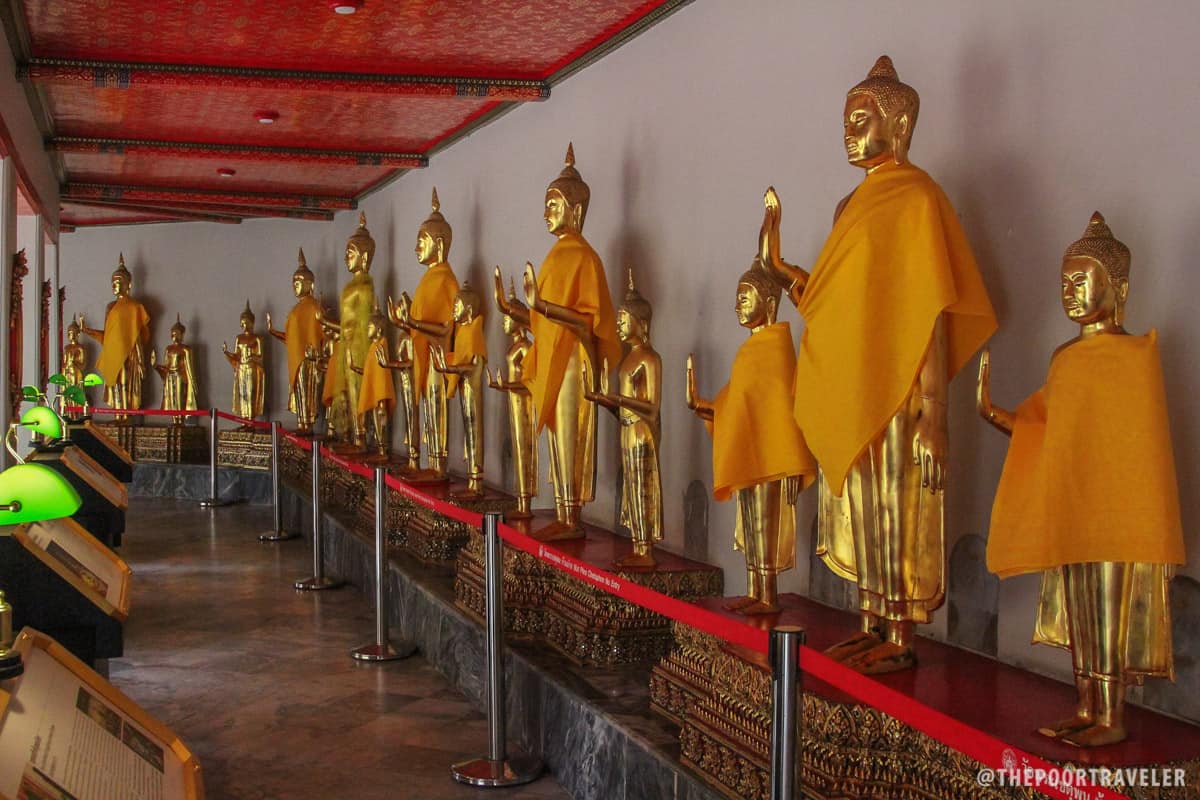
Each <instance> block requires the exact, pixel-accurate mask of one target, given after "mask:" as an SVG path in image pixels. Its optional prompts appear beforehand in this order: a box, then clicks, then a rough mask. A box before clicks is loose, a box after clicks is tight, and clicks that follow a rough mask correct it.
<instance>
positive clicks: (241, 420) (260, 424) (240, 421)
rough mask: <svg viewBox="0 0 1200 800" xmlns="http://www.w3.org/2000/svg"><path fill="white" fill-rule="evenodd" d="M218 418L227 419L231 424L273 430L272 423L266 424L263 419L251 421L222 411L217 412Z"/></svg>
mask: <svg viewBox="0 0 1200 800" xmlns="http://www.w3.org/2000/svg"><path fill="white" fill-rule="evenodd" d="M217 416H218V417H220V418H221V419H227V420H229V421H230V422H236V423H238V424H239V425H249V426H250V427H251V428H258V429H260V430H262V429H266V430H270V429H271V423H269V422H264V421H262V420H261V419H250V418H249V417H238V416H234V415H233V414H226V413H225V412H224V411H220V410H218V411H217Z"/></svg>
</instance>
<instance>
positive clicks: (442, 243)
mask: <svg viewBox="0 0 1200 800" xmlns="http://www.w3.org/2000/svg"><path fill="white" fill-rule="evenodd" d="M431 205H432V211H431V212H430V214H429V217H428V218H427V219H426V220H425V221H424V222H422V223H421V227H420V228H419V229H418V230H417V246H416V248H415V250H416V254H417V261H419V262H420V263H421V264H424V265H425V266H426V267H427V269H426V270H425V274H424V275H422V276H421V280H420V281H419V282H418V283H417V288H416V291H414V292H413V296H412V298H409V296H408V294H407V293H403V294H401V295H400V302H399V303H394V302H392V299H391V298H390V297H389V298H388V317H389V318H390V319H391V320H392V323H393V324H395V325H396V326H398V327H400V328H403V329H405V330H407V331H408V332H409V333H410V334H411V336H412V349H413V382H414V383H415V388H416V392H417V397H418V398H420V403H421V411H420V419H421V423H422V428H421V429H422V431H424V440H425V453H426V457H427V459H428V463H429V470H428V472H427V473H424V474H422V475H415V474H414V475H411V476H410V477H411V478H423V479H428V480H435V481H442V480H445V479H446V459H447V456H448V455H449V446H448V443H447V442H448V439H447V437H448V433H449V432H448V430H447V427H446V423H447V419H446V417H447V401H448V399H449V396H450V393H451V392H452V391H453V387H454V378H453V376H449V375H445V374H443V373H441V372H438V371H437V370H436V369H434V368H433V363H432V361H431V359H430V356H429V351H430V348H432V347H433V346H434V345H437V346H439V347H441V348H443V349H445V348H448V347H449V346H450V334H451V333H452V332H453V330H454V298H455V297H457V296H458V279H457V278H455V277H454V270H453V269H451V267H450V264H449V263H447V261H446V259H448V258H449V257H450V244H451V242H452V241H453V238H454V232H453V230H452V229H451V228H450V223H448V222H446V218H445V217H444V216H442V212H441V203H439V202H438V196H437V188H436V187H435V188H434V190H433V198H432V202H431ZM412 451H413V444H412V443H410V444H409V453H410V458H411V454H412ZM418 456H419V452H418Z"/></svg>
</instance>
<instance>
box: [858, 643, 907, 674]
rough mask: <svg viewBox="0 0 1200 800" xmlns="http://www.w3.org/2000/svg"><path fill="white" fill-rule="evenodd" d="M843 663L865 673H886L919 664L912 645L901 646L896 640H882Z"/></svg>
mask: <svg viewBox="0 0 1200 800" xmlns="http://www.w3.org/2000/svg"><path fill="white" fill-rule="evenodd" d="M842 663H843V664H845V665H846V666H847V667H849V668H850V669H852V670H855V671H856V672H861V673H862V674H863V675H884V674H887V673H889V672H900V671H901V670H905V669H912V668H913V667H915V666H916V665H917V657H916V655H915V654H914V653H913V649H912V648H911V647H901V646H900V645H898V644H896V643H894V642H880V643H879V644H877V645H875V646H874V647H872V648H871V649H869V650H864V651H863V652H861V653H859V654H858V655H856V656H852V657H850V658H848V659H846V660H845V661H843V662H842Z"/></svg>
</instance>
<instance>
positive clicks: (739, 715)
mask: <svg viewBox="0 0 1200 800" xmlns="http://www.w3.org/2000/svg"><path fill="white" fill-rule="evenodd" d="M724 602H725V600H724V599H723V598H705V599H703V600H700V601H698V603H697V605H700V606H702V607H704V608H707V609H709V610H711V611H714V612H717V613H719V614H722V615H724V616H727V617H729V618H730V619H732V620H736V621H739V622H743V623H747V624H751V625H756V626H758V627H761V628H763V629H769V628H772V627H775V626H776V625H798V626H800V627H803V628H805V629H806V631H807V633H808V644H809V645H810V646H811V647H813V648H814V649H816V650H824V649H825V648H827V647H830V646H832V645H833V644H835V643H837V642H839V641H841V640H842V639H845V638H846V637H847V636H849V635H850V634H851V633H853V632H854V631H855V630H857V627H858V619H857V615H855V614H851V613H848V612H845V611H840V610H836V609H832V608H829V607H828V606H823V605H820V604H819V603H815V602H813V601H811V600H807V599H805V598H802V597H799V596H798V595H794V594H785V595H782V596H781V597H780V603H781V605H782V606H783V611H782V612H781V613H779V614H770V615H763V616H758V617H746V616H742V615H740V614H735V613H733V612H730V611H726V610H725V609H724ZM672 633H673V635H674V638H675V647H674V649H673V650H672V652H671V653H670V655H668V656H667V657H666V658H664V659H663V660H662V661H661V662H659V664H658V665H657V666H656V667H655V668H654V670H653V672H652V673H651V677H650V703H651V708H652V710H654V711H655V712H657V713H659V714H661V715H663V716H665V717H667V718H668V719H670V720H671V721H673V722H675V723H676V724H678V725H679V726H680V732H679V741H680V751H681V760H682V761H683V763H684V764H685V765H687V766H689V767H691V768H692V769H694V770H695V771H696V772H697V773H699V774H700V775H701V776H702V777H703V778H704V780H705V781H706V782H707V783H708V784H709V785H710V786H712V787H714V788H715V789H717V790H718V791H720V792H721V793H722V794H724V795H725V796H726V797H730V798H735V799H738V800H740V799H741V798H745V799H746V800H767V798H769V796H770V776H769V770H770V766H769V765H770V736H771V673H770V669H769V668H768V666H767V661H766V656H764V655H759V654H757V653H754V652H751V651H748V650H745V649H743V648H740V647H736V646H733V645H729V644H726V643H724V642H722V641H721V640H719V639H717V638H715V637H713V636H709V635H708V634H705V633H701V632H700V631H697V630H696V629H694V628H691V627H689V626H687V625H683V624H681V623H674V625H673V626H672ZM916 651H917V660H918V666H917V667H916V669H914V670H909V671H906V672H897V673H893V674H890V675H882V676H878V681H879V683H881V684H884V685H886V686H888V687H890V688H892V689H895V690H896V691H899V692H902V693H904V694H907V695H909V696H911V697H912V698H914V699H915V700H918V701H919V702H921V703H923V704H925V705H927V706H929V707H931V708H934V709H936V710H938V711H941V712H942V713H944V714H947V715H949V716H951V717H955V718H957V719H959V720H960V721H962V722H965V723H966V724H968V725H971V726H972V727H974V728H976V729H978V730H980V731H982V732H984V733H987V734H989V735H991V736H994V737H996V738H998V739H1000V740H1002V741H1005V742H1009V743H1010V744H1012V745H1013V746H1014V747H1018V748H1020V749H1022V750H1024V751H1026V752H1029V753H1032V754H1034V755H1037V756H1039V757H1041V758H1044V759H1046V760H1048V761H1051V762H1054V763H1057V764H1071V765H1074V766H1083V767H1090V766H1108V767H1111V768H1117V767H1148V768H1151V769H1152V770H1154V771H1156V772H1157V771H1159V770H1162V769H1174V768H1176V767H1178V768H1182V769H1185V770H1186V771H1187V774H1188V776H1189V777H1188V780H1187V786H1189V787H1190V786H1195V783H1194V780H1195V776H1196V775H1197V774H1200V758H1198V757H1197V753H1200V728H1198V727H1196V726H1194V725H1189V724H1187V723H1184V722H1180V721H1177V720H1174V719H1170V718H1167V717H1163V716H1161V715H1159V714H1155V713H1154V712H1151V711H1147V710H1145V709H1142V708H1138V707H1136V706H1131V705H1127V706H1126V725H1127V727H1128V729H1129V739H1128V740H1127V741H1125V742H1123V743H1121V744H1119V745H1115V746H1111V747H1104V748H1096V749H1094V750H1084V749H1081V748H1077V747H1074V746H1072V745H1068V744H1065V743H1063V742H1058V741H1054V740H1051V739H1048V738H1046V737H1044V736H1041V735H1040V734H1038V733H1037V730H1036V729H1037V726H1038V725H1039V724H1041V723H1043V722H1044V721H1046V720H1054V719H1059V718H1062V717H1066V716H1068V715H1069V713H1070V711H1071V710H1072V709H1073V708H1074V704H1075V700H1076V697H1075V689H1074V687H1073V686H1068V685H1067V684H1064V683H1059V682H1057V681H1054V680H1052V679H1050V678H1045V677H1042V676H1038V675H1033V674H1032V673H1029V672H1025V671H1024V670H1021V669H1018V668H1017V667H1012V666H1008V665H1005V664H1001V663H999V662H997V661H994V660H992V659H990V658H986V657H984V656H981V655H978V654H976V653H973V652H970V651H967V650H961V649H959V648H956V647H953V646H950V645H946V644H942V643H940V642H934V641H932V640H929V639H924V638H918V639H917V642H916ZM803 693H804V696H803V701H802V705H801V731H802V733H801V738H800V742H799V751H800V753H801V758H802V759H803V764H802V773H803V786H804V789H805V794H806V796H811V797H815V798H834V797H836V798H862V800H911V799H912V798H921V799H922V800H924V798H929V799H930V800H933V798H938V800H960V798H961V800H977V798H1009V797H1013V798H1017V797H1021V798H1024V797H1029V796H1030V793H1031V791H1032V790H1029V789H1022V788H1012V787H1001V786H999V785H998V784H997V785H995V786H991V787H983V786H980V785H979V783H978V781H977V779H976V777H977V774H978V772H979V770H980V768H981V765H980V764H979V763H978V762H976V761H974V760H973V759H971V758H969V757H967V756H965V755H963V754H961V753H959V752H958V751H956V750H954V749H952V748H950V747H948V746H947V745H944V744H942V743H941V742H939V741H937V740H936V739H933V738H932V737H930V736H927V735H926V734H924V733H922V732H920V731H918V730H916V729H914V728H911V727H909V726H908V725H905V724H904V723H902V722H900V721H899V720H897V719H895V718H894V717H891V716H889V715H887V714H884V713H882V712H880V711H878V710H876V709H874V708H872V707H870V706H868V705H865V704H862V703H860V702H858V701H856V700H854V699H853V698H851V697H849V696H847V695H845V694H843V693H842V692H840V691H839V690H837V689H835V688H833V687H831V686H829V685H828V684H825V683H823V682H821V681H817V680H814V679H811V678H808V677H805V678H804V686H803ZM1159 791H1162V792H1163V793H1162V794H1155V795H1153V796H1154V797H1157V798H1168V797H1169V798H1180V799H1182V798H1193V797H1195V796H1196V795H1195V794H1194V790H1192V789H1184V788H1180V789H1178V790H1159ZM1176 792H1178V793H1176ZM1136 796H1141V795H1136ZM1146 796H1147V797H1149V796H1151V795H1146Z"/></svg>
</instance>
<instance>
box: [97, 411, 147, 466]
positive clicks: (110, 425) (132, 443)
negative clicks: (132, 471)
mask: <svg viewBox="0 0 1200 800" xmlns="http://www.w3.org/2000/svg"><path fill="white" fill-rule="evenodd" d="M131 419H132V418H131ZM136 419H139V420H140V419H142V417H137V418H136ZM93 425H95V427H97V428H99V429H100V431H101V433H103V434H104V435H105V436H107V437H108V438H110V439H112V440H113V441H114V442H116V443H117V446H118V447H120V448H121V449H122V450H124V451H125V452H126V453H128V454H129V457H130V458H132V459H134V460H136V459H137V457H138V456H137V429H138V428H140V427H142V426H141V424H140V423H139V424H137V425H135V424H133V423H132V422H113V421H109V422H95V423H93Z"/></svg>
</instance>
